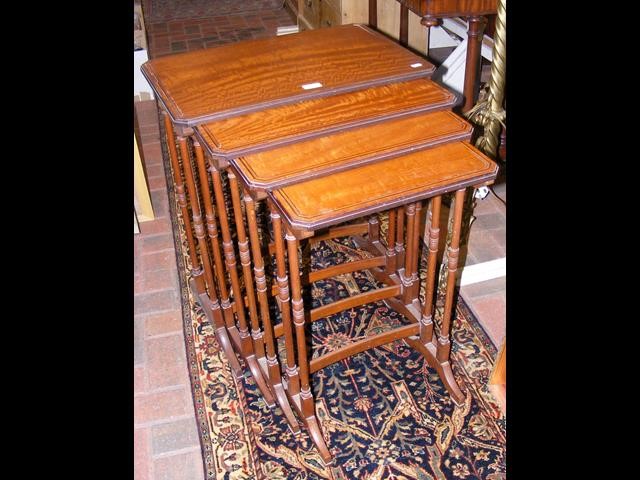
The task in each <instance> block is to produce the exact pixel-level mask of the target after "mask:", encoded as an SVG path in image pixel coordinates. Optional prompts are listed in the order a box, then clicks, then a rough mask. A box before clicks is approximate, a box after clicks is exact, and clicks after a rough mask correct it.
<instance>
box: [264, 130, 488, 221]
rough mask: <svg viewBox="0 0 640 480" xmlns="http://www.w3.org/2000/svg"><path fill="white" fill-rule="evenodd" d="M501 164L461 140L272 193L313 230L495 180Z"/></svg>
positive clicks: (289, 215)
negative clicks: (498, 164)
mask: <svg viewBox="0 0 640 480" xmlns="http://www.w3.org/2000/svg"><path fill="white" fill-rule="evenodd" d="M497 172H498V166H497V165H496V163H495V162H493V161H492V160H491V159H489V158H488V157H487V156H486V155H484V154H483V153H482V152H480V151H479V150H478V149H477V148H475V147H474V146H472V145H470V144H468V143H464V142H456V143H449V144H446V145H442V146H440V147H436V148H431V149H428V150H423V151H420V152H415V153H411V154H408V155H404V156H401V157H396V158H393V159H390V160H385V161H382V162H377V163H373V164H369V165H365V166H362V167H357V168H353V169H351V170H346V171H343V172H339V173H336V174H332V175H330V176H324V177H320V178H316V179H313V180H310V181H307V182H301V183H296V184H294V185H290V186H287V187H284V188H281V189H277V190H274V191H272V192H269V197H270V199H271V200H272V201H273V204H274V206H275V207H276V208H278V210H279V211H280V212H281V213H282V215H283V218H284V219H285V220H286V222H287V223H288V224H289V225H290V226H291V227H293V228H294V229H296V230H302V231H304V230H309V231H313V230H316V229H318V228H322V227H326V226H329V225H334V224H336V223H341V222H344V221H347V220H350V219H353V218H357V217H360V216H364V215H366V214H370V213H374V212H379V211H384V210H388V209H390V208H393V207H396V206H399V205H405V204H407V203H409V202H414V201H417V200H420V199H425V198H429V197H432V196H434V195H440V194H442V193H447V192H451V191H453V190H458V189H461V188H464V187H468V186H472V185H481V184H486V183H490V182H492V181H493V180H494V179H495V177H496V174H497Z"/></svg>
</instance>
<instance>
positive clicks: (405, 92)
mask: <svg viewBox="0 0 640 480" xmlns="http://www.w3.org/2000/svg"><path fill="white" fill-rule="evenodd" d="M458 100H459V97H458V96H457V95H455V94H454V93H452V92H450V91H448V90H446V89H445V88H443V87H441V86H439V85H438V84H436V83H434V82H432V81H431V80H429V79H418V80H411V81H408V82H399V83H391V84H389V85H383V86H379V87H371V88H367V89H364V90H359V91H357V92H348V93H342V94H337V95H332V96H330V97H323V98H317V99H314V100H307V101H304V102H298V103H294V104H290V105H283V106H280V107H276V108H269V109H266V110H260V111H258V112H252V113H248V114H245V115H239V116H236V117H231V118H225V119H221V120H215V121H213V122H209V123H206V124H203V125H199V126H197V127H195V129H194V130H195V133H196V136H197V137H198V139H199V140H200V143H201V144H202V145H203V147H204V148H205V150H206V151H207V152H208V153H209V155H211V156H212V157H214V158H216V159H226V160H227V161H228V160H230V159H232V158H237V157H239V156H242V155H249V154H253V153H256V152H259V151H262V150H266V149H269V148H274V147H278V146H283V145H287V144H290V143H293V142H297V141H301V140H304V139H309V138H314V137H318V136H321V135H328V134H330V133H334V132H338V131H344V130H347V129H349V128H354V127H357V126H363V125H370V124H374V123H376V122H381V121H385V120H390V119H393V118H400V117H402V116H407V115H413V114H416V113H420V112H433V111H437V110H445V109H451V108H453V107H454V106H455V105H456V103H457V102H458Z"/></svg>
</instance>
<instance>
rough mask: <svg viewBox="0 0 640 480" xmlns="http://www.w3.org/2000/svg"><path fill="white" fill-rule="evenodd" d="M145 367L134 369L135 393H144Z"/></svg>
mask: <svg viewBox="0 0 640 480" xmlns="http://www.w3.org/2000/svg"><path fill="white" fill-rule="evenodd" d="M144 371H145V370H144V367H143V366H137V367H133V393H134V394H135V393H144V392H145V390H146V388H145V381H144Z"/></svg>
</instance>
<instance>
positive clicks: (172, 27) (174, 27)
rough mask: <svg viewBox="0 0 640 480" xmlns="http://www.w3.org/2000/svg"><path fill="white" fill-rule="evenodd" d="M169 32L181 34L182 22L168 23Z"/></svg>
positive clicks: (182, 29)
mask: <svg viewBox="0 0 640 480" xmlns="http://www.w3.org/2000/svg"><path fill="white" fill-rule="evenodd" d="M168 30H169V32H171V33H174V32H183V31H184V23H182V22H170V23H169V29H168Z"/></svg>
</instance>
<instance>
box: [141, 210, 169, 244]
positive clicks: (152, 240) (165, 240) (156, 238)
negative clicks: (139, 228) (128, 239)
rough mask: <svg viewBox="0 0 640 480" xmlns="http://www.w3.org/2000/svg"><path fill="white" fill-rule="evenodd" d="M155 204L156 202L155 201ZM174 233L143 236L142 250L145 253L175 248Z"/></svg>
mask: <svg viewBox="0 0 640 480" xmlns="http://www.w3.org/2000/svg"><path fill="white" fill-rule="evenodd" d="M154 206H155V203H154ZM173 248H174V245H173V234H172V233H164V234H160V235H145V236H144V237H143V238H142V252H144V253H145V254H149V253H155V252H160V251H162V250H170V249H173Z"/></svg>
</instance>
